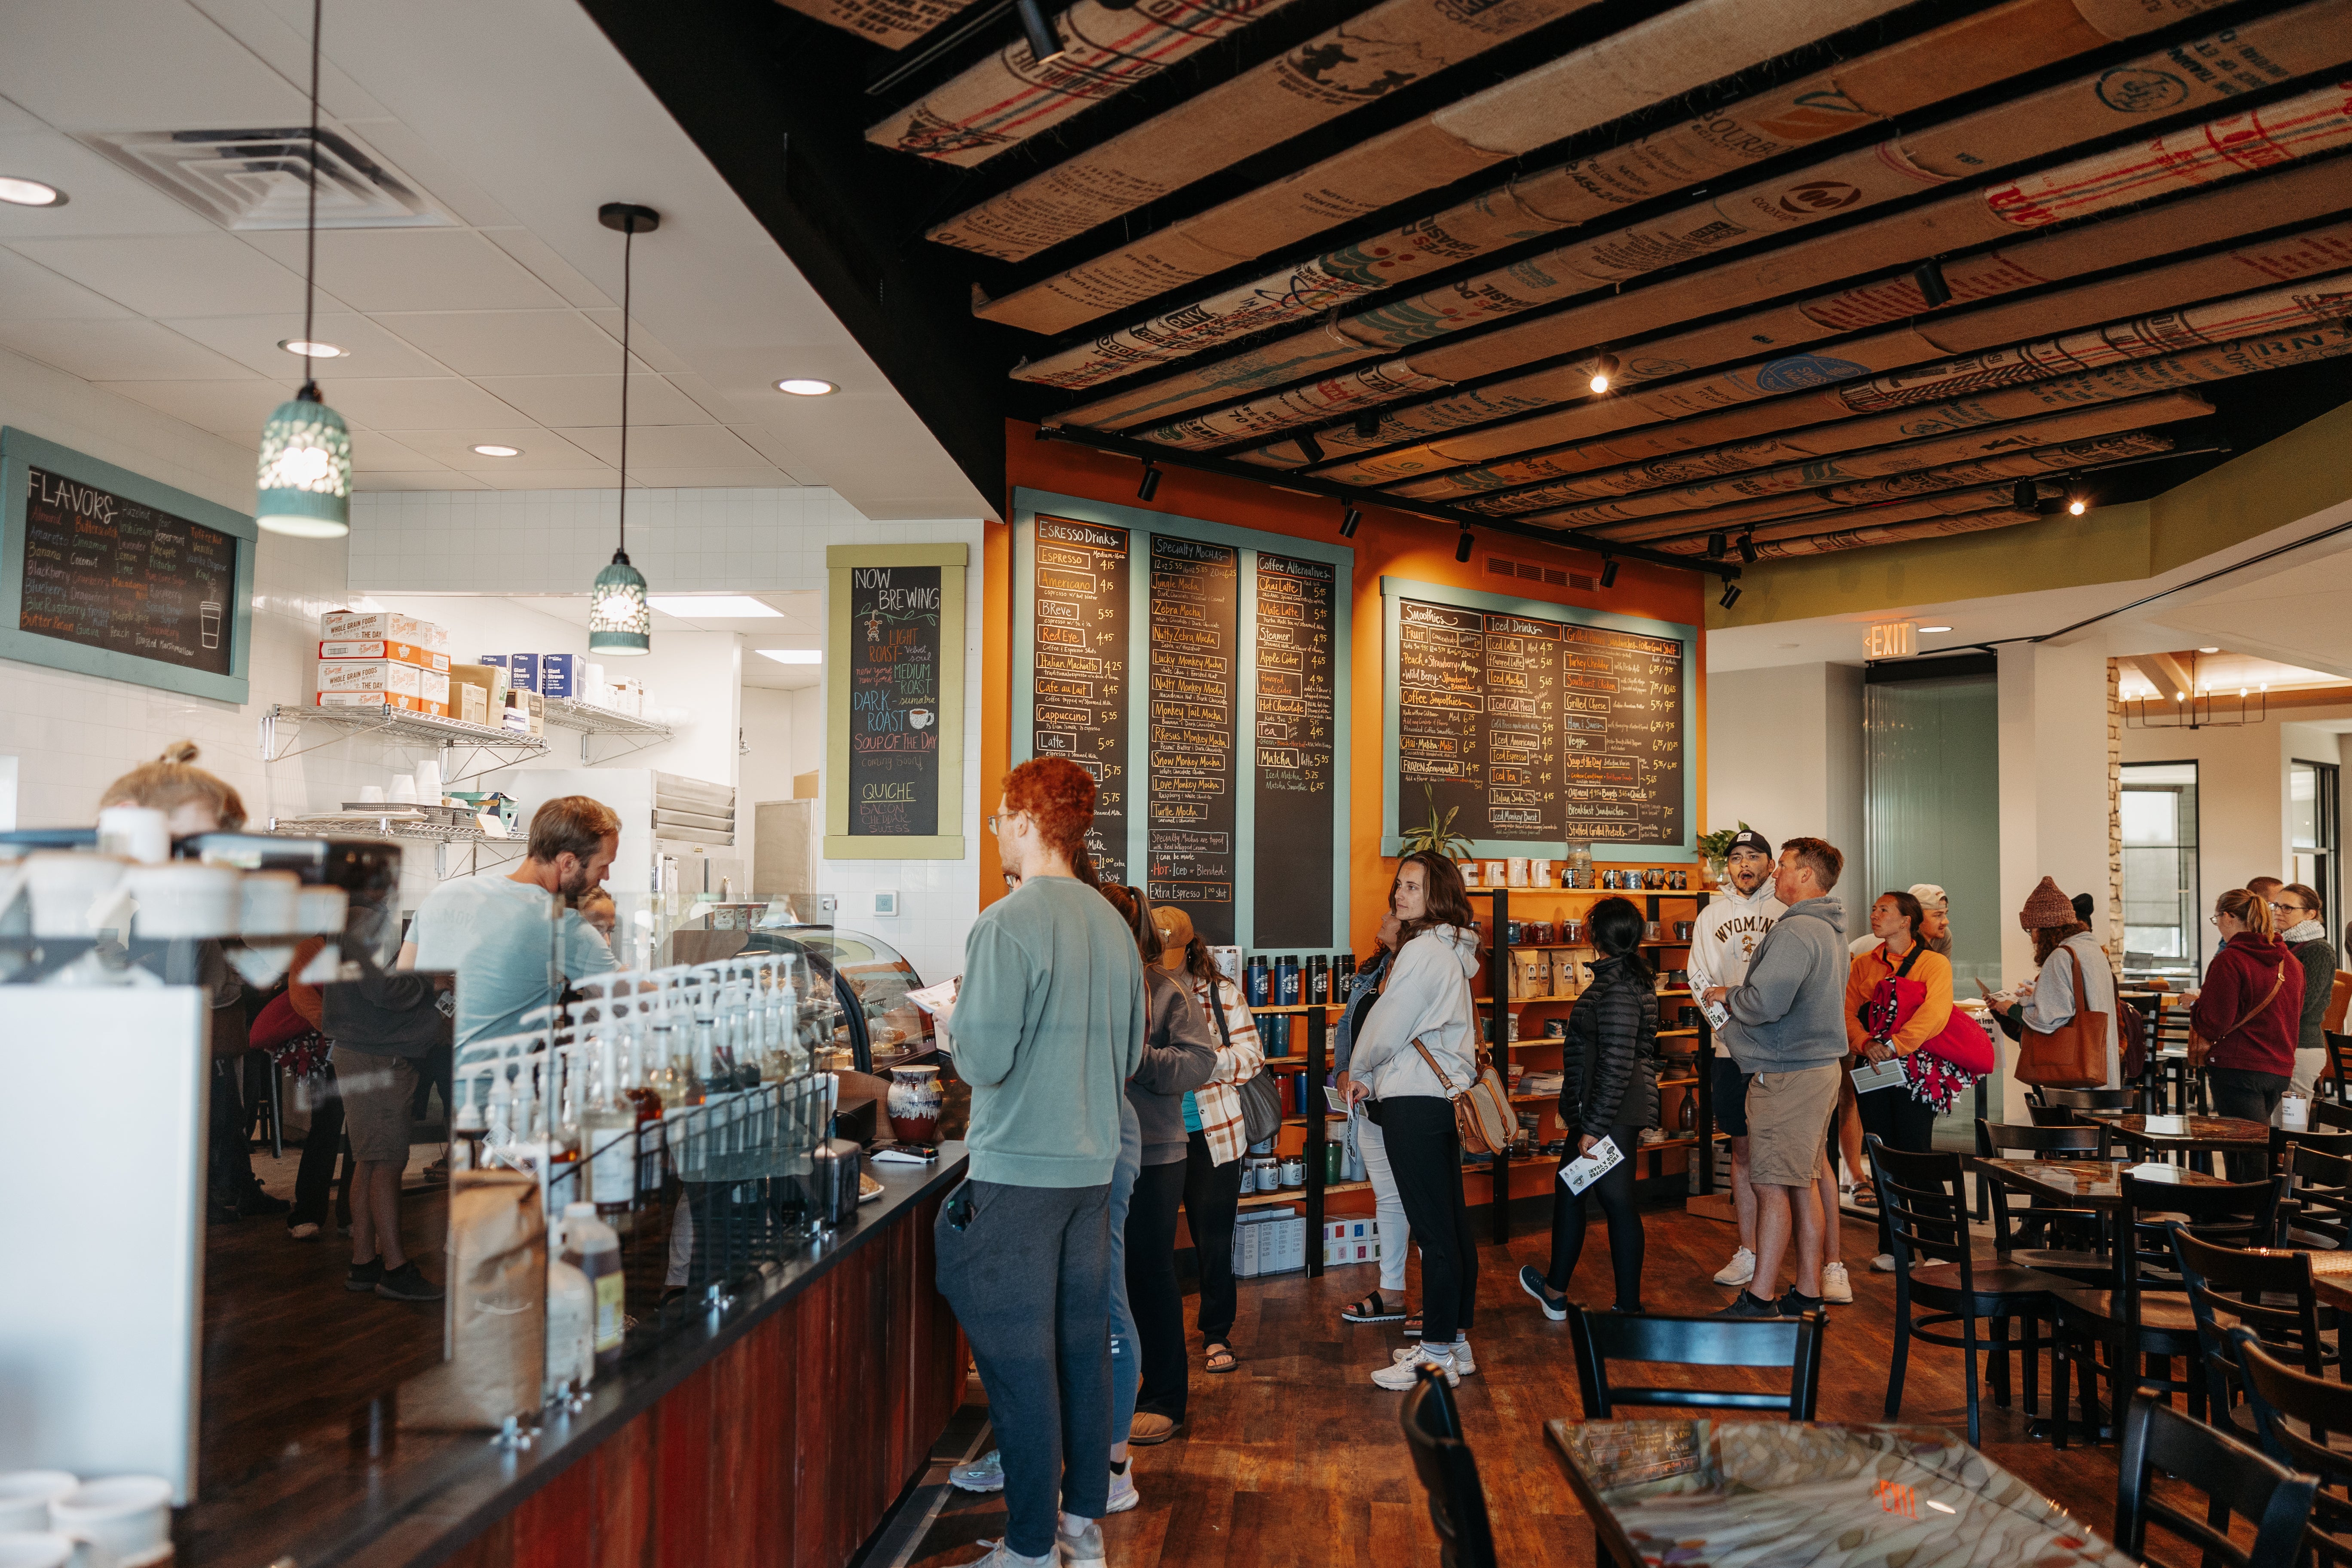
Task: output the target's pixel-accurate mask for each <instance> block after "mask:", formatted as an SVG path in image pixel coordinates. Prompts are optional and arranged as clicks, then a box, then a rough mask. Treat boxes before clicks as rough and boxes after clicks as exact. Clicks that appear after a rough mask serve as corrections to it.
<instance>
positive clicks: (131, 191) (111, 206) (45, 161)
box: [0, 8, 215, 240]
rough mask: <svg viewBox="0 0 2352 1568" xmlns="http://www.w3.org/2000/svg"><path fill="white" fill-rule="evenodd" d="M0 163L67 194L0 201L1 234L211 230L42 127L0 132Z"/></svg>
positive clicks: (33, 236) (153, 191)
mask: <svg viewBox="0 0 2352 1568" xmlns="http://www.w3.org/2000/svg"><path fill="white" fill-rule="evenodd" d="M0 15H5V8H0ZM0 169H5V171H6V172H7V173H9V174H16V175H19V176H21V177H24V178H26V179H34V180H39V181H41V182H43V183H44V184H51V185H55V186H56V187H57V188H58V190H60V191H63V192H64V193H65V195H66V199H65V201H64V202H63V203H62V204H61V205H58V206H51V207H20V206H15V205H0V240H12V239H75V238H80V237H85V236H89V235H100V234H211V233H213V232H215V231H214V227H213V225H212V223H211V222H210V221H209V220H208V219H206V218H205V216H203V215H202V214H200V213H197V212H196V211H194V209H193V208H191V207H188V206H187V205H184V204H183V203H180V202H177V201H174V200H173V198H171V197H170V196H167V195H164V194H163V192H161V191H159V190H156V189H155V188H154V187H153V186H152V185H149V184H146V183H145V182H144V181H142V180H141V179H139V178H138V177H137V176H135V175H133V174H131V173H130V172H129V171H127V170H124V169H121V168H118V167H117V166H115V165H114V164H113V163H110V162H108V161H107V160H106V159H105V158H103V157H100V155H99V154H98V153H94V152H92V151H90V150H89V148H87V147H85V146H83V145H82V144H81V143H80V142H77V141H75V140H74V139H73V138H72V137H70V136H68V135H67V134H65V132H61V131H52V130H50V129H48V128H47V126H41V127H39V128H38V129H33V130H14V129H11V130H0Z"/></svg>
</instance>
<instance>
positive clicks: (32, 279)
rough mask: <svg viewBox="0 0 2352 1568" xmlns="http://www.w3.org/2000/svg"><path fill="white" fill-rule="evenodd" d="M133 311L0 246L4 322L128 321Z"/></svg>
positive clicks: (1, 318) (0, 299)
mask: <svg viewBox="0 0 2352 1568" xmlns="http://www.w3.org/2000/svg"><path fill="white" fill-rule="evenodd" d="M130 316H131V312H130V311H129V310H124V309H123V308H122V307H121V306H120V305H118V304H116V303H115V302H114V301H113V300H110V299H108V298H107V297H106V296H105V295H103V294H97V293H92V292H91V291H90V290H89V289H85V288H83V287H82V286H81V285H80V284H79V283H77V282H75V281H74V280H73V279H70V278H68V277H65V276H63V275H62V274H60V273H56V272H52V271H50V270H49V269H48V268H46V267H43V266H42V265H40V264H39V263H38V262H37V261H32V260H28V259H26V258H24V257H22V256H19V255H17V254H16V252H15V251H13V250H5V249H0V321H89V320H93V319H100V318H107V319H113V320H118V321H120V320H127V319H128V318H129V317H130Z"/></svg>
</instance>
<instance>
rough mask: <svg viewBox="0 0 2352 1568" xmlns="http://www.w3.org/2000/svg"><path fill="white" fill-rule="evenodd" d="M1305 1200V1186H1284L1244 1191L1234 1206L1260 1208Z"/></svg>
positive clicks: (1328, 1188)
mask: <svg viewBox="0 0 2352 1568" xmlns="http://www.w3.org/2000/svg"><path fill="white" fill-rule="evenodd" d="M1323 1190H1324V1191H1325V1192H1327V1193H1328V1192H1331V1191H1333V1190H1334V1189H1333V1188H1330V1187H1325V1188H1324V1189H1323ZM1306 1201H1307V1189H1306V1187H1305V1186H1303V1185H1301V1186H1296V1187H1284V1188H1282V1189H1281V1190H1280V1191H1278V1192H1271V1193H1245V1194H1243V1195H1242V1198H1241V1201H1240V1203H1239V1204H1238V1205H1236V1206H1237V1207H1240V1208H1245V1209H1262V1208H1267V1207H1270V1206H1272V1205H1275V1204H1303V1203H1305V1202H1306Z"/></svg>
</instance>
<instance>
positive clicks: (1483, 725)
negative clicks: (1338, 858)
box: [1395, 598, 1687, 845]
mask: <svg viewBox="0 0 2352 1568" xmlns="http://www.w3.org/2000/svg"><path fill="white" fill-rule="evenodd" d="M1685 652H1686V649H1685V646H1684V645H1683V644H1682V643H1681V642H1680V641H1678V640H1675V639H1673V638H1669V637H1644V636H1641V635H1639V634H1636V633H1633V632H1625V631H1617V630H1612V629H1608V628H1605V627H1601V626H1584V625H1580V624H1577V623H1575V622H1571V621H1566V620H1550V619H1546V618H1542V617H1538V616H1526V615H1503V614H1496V613H1494V612H1491V611H1485V610H1475V609H1465V608H1460V607H1457V606H1455V605H1437V604H1429V603H1424V602H1423V601H1420V600H1415V599H1411V598H1403V599H1400V601H1399V603H1398V619H1397V668H1396V670H1395V690H1396V701H1397V704H1398V710H1397V727H1396V729H1397V750H1398V757H1397V778H1398V785H1399V787H1398V790H1397V819H1398V825H1399V826H1400V827H1408V828H1409V827H1413V826H1419V825H1420V824H1421V823H1422V822H1423V821H1424V820H1425V819H1426V818H1427V817H1428V815H1429V812H1430V803H1431V800H1432V797H1434V800H1435V806H1436V816H1437V817H1438V818H1439V819H1440V820H1443V819H1444V816H1445V814H1446V813H1447V812H1448V811H1454V809H1455V808H1456V807H1459V808H1460V809H1459V810H1458V811H1456V812H1455V815H1454V822H1453V829H1454V832H1456V833H1459V834H1462V835H1463V836H1465V837H1468V838H1471V839H1474V840H1513V839H1520V840H1527V841H1529V842H1533V843H1549V844H1558V843H1559V842H1560V841H1561V840H1563V839H1570V840H1582V839H1590V840H1592V841H1593V842H1594V843H1596V844H1599V843H1622V844H1645V845H1646V844H1654V845H1668V844H1679V843H1681V842H1683V840H1684V837H1685V833H1686V832H1687V824H1685V821H1684V820H1683V794H1684V790H1683V769H1684V767H1685V763H1686V759H1685V756H1684V754H1683V677H1684V668H1683V661H1684V658H1685Z"/></svg>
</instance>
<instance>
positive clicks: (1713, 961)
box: [1689, 822, 1782, 1285]
mask: <svg viewBox="0 0 2352 1568" xmlns="http://www.w3.org/2000/svg"><path fill="white" fill-rule="evenodd" d="M1724 858H1725V868H1726V872H1727V879H1726V881H1725V883H1724V885H1723V886H1722V887H1721V888H1718V889H1716V892H1715V896H1714V897H1713V898H1711V899H1709V900H1707V904H1706V910H1703V911H1702V912H1701V913H1700V915H1699V918H1698V923H1697V926H1696V929H1695V930H1693V931H1692V932H1691V945H1690V964H1689V970H1690V988H1691V994H1692V995H1694V996H1696V995H1697V994H1700V993H1702V992H1704V991H1705V990H1706V988H1707V987H1708V986H1710V985H1737V984H1739V983H1740V982H1741V981H1743V980H1745V979H1747V978H1748V960H1749V959H1750V958H1753V957H1754V956H1755V955H1756V948H1757V945H1758V944H1759V943H1760V942H1763V940H1764V933H1765V932H1766V931H1770V930H1771V929H1772V922H1773V921H1777V920H1779V919H1780V915H1781V913H1782V905H1781V903H1780V900H1779V899H1777V898H1775V897H1773V896H1772V841H1771V840H1770V839H1769V838H1767V837H1764V836H1763V835H1762V834H1760V833H1759V832H1757V831H1756V830H1755V829H1754V828H1752V827H1750V826H1748V825H1747V824H1746V823H1744V822H1743V823H1741V824H1740V825H1739V833H1738V837H1735V838H1733V839H1732V841H1731V847H1730V848H1729V849H1727V850H1726V851H1725V852H1724ZM1717 1013H1718V1014H1721V1016H1720V1017H1719V1018H1717V1020H1716V1042H1715V1070H1714V1097H1713V1103H1714V1107H1715V1125H1716V1130H1717V1131H1720V1132H1724V1133H1727V1134H1728V1135H1729V1136H1730V1138H1731V1207H1732V1212H1733V1213H1734V1214H1735V1215H1737V1216H1738V1221H1739V1250H1738V1251H1737V1252H1735V1253H1733V1254H1732V1255H1731V1261H1730V1262H1728V1263H1727V1264H1725V1265H1724V1266H1723V1268H1722V1269H1721V1271H1719V1272H1718V1273H1717V1275H1716V1276H1715V1279H1716V1283H1717V1284H1718V1285H1745V1284H1747V1283H1748V1281H1749V1280H1750V1279H1754V1278H1755V1277H1756V1189H1755V1188H1754V1187H1753V1186H1751V1185H1750V1184H1748V1079H1747V1077H1746V1075H1745V1074H1743V1073H1741V1072H1740V1070H1739V1064H1738V1062H1735V1061H1733V1060H1732V1059H1731V1049H1730V1040H1731V1036H1732V1034H1733V1033H1734V1032H1735V1031H1736V1030H1737V1029H1738V1027H1739V1026H1738V1025H1737V1024H1735V1023H1732V1022H1730V1021H1729V1015H1728V1014H1722V1013H1721V1009H1720V1008H1718V1009H1717Z"/></svg>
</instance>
